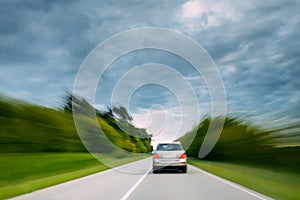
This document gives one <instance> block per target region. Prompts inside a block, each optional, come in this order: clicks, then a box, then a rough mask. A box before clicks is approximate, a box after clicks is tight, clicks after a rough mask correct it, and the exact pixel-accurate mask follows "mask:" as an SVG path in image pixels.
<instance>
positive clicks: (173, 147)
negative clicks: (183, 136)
mask: <svg viewBox="0 0 300 200" xmlns="http://www.w3.org/2000/svg"><path fill="white" fill-rule="evenodd" d="M156 150H157V151H179V150H183V149H182V147H181V145H180V144H159V145H158V146H157V148H156Z"/></svg>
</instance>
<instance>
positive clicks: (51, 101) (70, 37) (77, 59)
mask: <svg viewBox="0 0 300 200" xmlns="http://www.w3.org/2000/svg"><path fill="white" fill-rule="evenodd" d="M201 3H204V1H203V2H201ZM183 5H186V2H185V1H167V0H165V1H160V2H159V3H157V2H155V1H143V0H135V1H100V2H99V1H89V2H86V1H28V0H27V1H5V0H2V1H0V20H1V27H0V92H3V93H5V94H8V95H11V96H15V97H18V98H23V99H26V100H28V101H32V102H34V103H38V104H42V105H46V106H57V98H58V96H59V95H60V94H61V91H62V89H63V88H64V87H66V88H69V89H71V88H72V86H73V82H74V79H75V75H76V72H77V70H78V68H79V66H80V64H81V62H82V61H83V59H84V58H85V57H86V56H87V54H88V53H89V52H90V51H91V50H92V49H93V48H94V47H95V46H96V45H97V44H98V43H99V42H101V41H103V40H104V39H106V38H108V37H109V36H111V35H113V34H116V33H118V32H120V31H124V30H127V29H130V28H136V27H144V26H158V27H165V28H172V29H175V30H178V31H180V32H183V33H186V34H188V35H190V36H191V37H192V38H194V39H195V40H197V41H198V42H199V43H200V44H202V45H203V46H204V48H205V49H207V51H208V53H209V54H210V55H211V57H212V58H213V59H214V61H215V62H216V64H217V66H218V68H219V70H220V72H221V74H222V76H223V80H224V84H225V89H226V93H227V103H228V112H229V113H246V115H247V116H252V117H253V118H254V121H255V119H256V121H261V118H259V117H258V116H264V117H265V116H268V117H269V118H270V119H268V120H274V122H278V121H275V120H277V119H285V120H287V119H290V118H293V119H297V118H299V117H300V116H299V112H298V110H299V105H300V104H299V103H300V102H299V101H300V99H299V95H300V94H299V90H300V79H299V78H298V77H299V76H300V68H299V64H300V57H299V55H300V52H299V51H300V50H299V46H300V40H299V35H300V16H299V14H298V10H300V3H299V2H298V1H251V2H249V3H242V2H236V1H226V2H219V3H218V2H214V1H205V6H203V7H201V8H202V10H198V11H197V10H196V11H195V16H192V17H191V16H185V17H188V18H184V13H182V12H183V10H182V9H183ZM158 37H159V36H158ZM175 42H176V41H175ZM148 62H157V63H162V64H166V65H169V66H172V67H173V68H174V69H176V70H178V71H180V72H181V73H182V74H183V75H185V76H186V77H188V80H189V81H190V83H191V84H192V85H193V86H194V88H197V97H198V98H199V99H200V100H199V102H200V103H201V105H203V108H207V107H209V106H207V105H208V104H209V100H210V99H209V94H208V92H207V89H206V87H205V84H204V83H203V80H202V79H201V78H199V76H197V74H195V72H194V71H193V70H192V69H191V66H190V65H189V64H188V63H187V62H186V61H184V60H183V59H179V58H176V56H174V55H170V54H168V53H163V52H159V51H157V52H156V53H155V52H151V51H149V50H145V51H141V52H135V53H133V54H131V55H128V56H127V57H126V56H124V58H120V59H119V60H118V61H116V63H114V64H113V65H112V66H111V67H110V68H109V70H108V71H107V73H106V76H104V77H103V78H104V83H103V84H104V85H103V87H104V88H106V90H103V91H102V93H103V95H102V96H101V94H102V93H101V91H100V92H99V99H100V100H99V102H97V104H106V103H107V100H108V99H109V94H108V93H107V92H108V91H109V90H110V88H112V87H113V84H114V83H115V81H116V80H118V78H119V77H120V76H122V74H123V73H124V72H126V71H127V70H129V69H130V68H131V67H132V66H133V65H140V64H145V63H148ZM193 77H194V78H193ZM195 77H196V78H195ZM148 92H149V94H155V93H157V92H158V90H157V89H153V88H152V89H151V88H149V91H148ZM160 93H162V94H163V92H162V91H160ZM136 95H137V96H136V104H137V105H139V106H140V107H141V108H145V107H146V106H145V104H143V102H145V101H152V100H151V98H150V99H149V98H144V97H143V96H142V95H141V94H138V93H137V94H136ZM139 95H140V96H139ZM167 96H168V95H167ZM149 97H151V95H149ZM161 100H165V101H170V99H169V98H165V99H164V98H162V99H161ZM153 102H155V101H153ZM170 105H171V104H170ZM143 106H144V107H143ZM200 107H201V106H200ZM204 112H209V110H208V109H204ZM204 114H205V113H204ZM287 116H288V117H287ZM256 117H257V118H256ZM285 122H286V121H285Z"/></svg>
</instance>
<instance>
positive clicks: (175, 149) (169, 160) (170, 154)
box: [152, 142, 187, 173]
mask: <svg viewBox="0 0 300 200" xmlns="http://www.w3.org/2000/svg"><path fill="white" fill-rule="evenodd" d="M152 153H153V159H152V160H153V166H152V171H153V173H158V172H159V171H161V170H171V169H172V170H173V169H175V170H178V171H180V172H182V173H186V172H187V164H186V162H187V156H186V153H185V150H184V149H183V147H182V145H181V143H180V142H166V143H159V144H158V145H157V147H156V150H155V151H153V152H152Z"/></svg>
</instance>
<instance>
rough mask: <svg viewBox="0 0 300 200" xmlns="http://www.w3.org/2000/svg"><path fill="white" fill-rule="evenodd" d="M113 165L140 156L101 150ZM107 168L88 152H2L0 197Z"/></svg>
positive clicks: (18, 193) (21, 192)
mask: <svg viewBox="0 0 300 200" xmlns="http://www.w3.org/2000/svg"><path fill="white" fill-rule="evenodd" d="M103 156H105V157H106V158H109V159H110V163H114V166H118V165H121V164H125V163H128V162H132V161H135V160H138V159H141V158H142V157H141V156H134V157H130V158H129V157H122V156H120V155H114V154H109V155H107V154H103ZM107 169H109V168H108V167H107V166H105V165H103V164H102V163H100V162H99V161H98V160H96V159H95V158H94V157H93V156H92V155H90V154H89V153H31V154H29V153H6V154H4V153H1V154H0V199H5V198H9V197H13V196H17V195H20V194H24V193H29V192H32V191H35V190H38V189H41V188H45V187H48V186H51V185H55V184H58V183H62V182H66V181H69V180H72V179H76V178H79V177H83V176H87V175H90V174H93V173H96V172H100V171H103V170H107Z"/></svg>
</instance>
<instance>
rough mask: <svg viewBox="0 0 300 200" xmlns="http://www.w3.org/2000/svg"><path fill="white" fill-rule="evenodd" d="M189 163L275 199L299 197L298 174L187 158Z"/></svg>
mask: <svg viewBox="0 0 300 200" xmlns="http://www.w3.org/2000/svg"><path fill="white" fill-rule="evenodd" d="M188 162H189V164H191V165H194V166H195V167H198V168H201V169H203V170H205V171H208V172H210V173H212V174H215V175H218V176H220V177H223V178H225V179H228V180H231V181H233V182H235V183H238V184H240V185H243V186H245V187H248V188H250V189H252V190H255V191H257V192H260V193H262V194H265V195H267V196H270V197H272V198H275V199H284V200H287V199H291V200H293V199H295V200H296V199H300V191H299V188H300V182H299V180H300V174H297V173H291V172H286V171H274V170H271V169H263V168H256V167H253V166H244V165H237V164H232V163H224V162H211V161H203V160H197V159H194V158H189V160H188Z"/></svg>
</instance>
